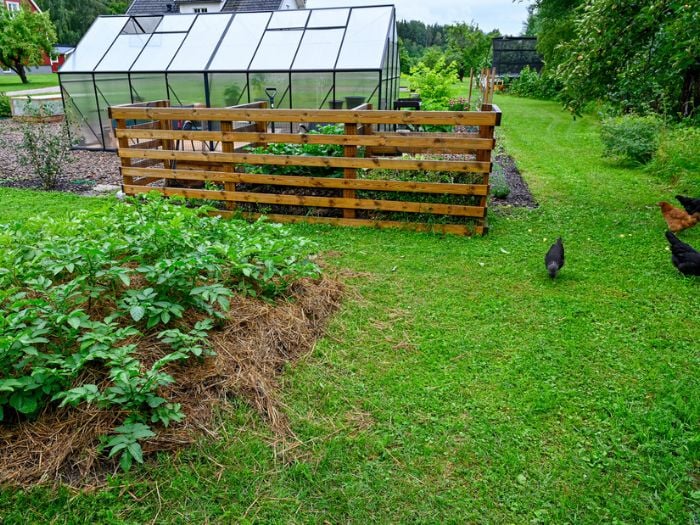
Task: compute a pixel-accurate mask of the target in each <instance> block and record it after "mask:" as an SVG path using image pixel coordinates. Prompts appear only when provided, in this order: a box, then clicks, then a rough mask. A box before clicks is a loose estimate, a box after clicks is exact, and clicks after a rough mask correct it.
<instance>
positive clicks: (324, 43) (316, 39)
mask: <svg viewBox="0 0 700 525" xmlns="http://www.w3.org/2000/svg"><path fill="white" fill-rule="evenodd" d="M343 33H344V31H343V30H342V29H307V30H306V32H305V33H304V38H303V39H302V41H301V45H300V46H299V52H298V53H297V57H296V58H295V59H294V65H293V66H292V70H293V71H299V70H320V69H326V70H332V69H333V68H334V67H335V61H336V60H338V51H339V50H340V43H341V42H342V41H343Z"/></svg>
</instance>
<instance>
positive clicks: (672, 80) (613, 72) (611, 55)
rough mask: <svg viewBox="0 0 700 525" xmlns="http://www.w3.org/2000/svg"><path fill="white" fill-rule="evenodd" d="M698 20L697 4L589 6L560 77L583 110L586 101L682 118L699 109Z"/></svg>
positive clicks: (656, 0)
mask: <svg viewBox="0 0 700 525" xmlns="http://www.w3.org/2000/svg"><path fill="white" fill-rule="evenodd" d="M698 34H700V15H699V14H698V10H697V8H696V6H693V4H692V2H687V3H684V2H677V1H674V0H637V1H636V2H627V1H622V0H595V1H593V0H589V1H587V3H586V4H585V5H584V6H583V8H582V9H581V10H580V13H579V15H578V17H577V19H576V25H575V38H574V39H573V40H571V41H570V42H568V43H564V44H562V45H561V46H560V49H561V52H562V56H563V57H564V60H563V61H562V62H561V64H560V65H559V67H558V68H557V76H558V77H559V79H560V80H561V81H562V82H563V84H564V99H565V101H566V103H567V105H568V107H569V108H570V109H572V110H573V111H579V110H580V109H581V107H582V105H583V104H584V103H586V102H587V101H589V100H595V99H602V100H607V101H609V102H612V103H613V104H614V105H616V106H617V107H618V108H620V109H621V110H622V111H623V112H637V113H648V112H658V113H665V114H680V115H682V116H688V115H691V114H693V113H694V112H696V111H697V109H698V108H699V107H700V39H698Z"/></svg>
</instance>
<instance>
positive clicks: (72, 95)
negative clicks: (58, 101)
mask: <svg viewBox="0 0 700 525" xmlns="http://www.w3.org/2000/svg"><path fill="white" fill-rule="evenodd" d="M61 88H62V89H63V97H64V100H65V103H66V106H65V110H66V119H67V121H68V123H69V128H70V134H71V139H72V140H73V141H74V143H75V145H76V146H77V147H79V148H90V147H92V148H99V149H102V148H103V147H104V146H103V144H102V132H101V126H100V116H99V112H98V109H97V99H96V98H95V86H94V84H93V81H92V75H61Z"/></svg>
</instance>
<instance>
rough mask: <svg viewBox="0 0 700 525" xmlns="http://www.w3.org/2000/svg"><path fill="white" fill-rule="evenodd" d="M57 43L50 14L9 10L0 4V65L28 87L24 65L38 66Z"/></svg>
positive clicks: (25, 10)
mask: <svg viewBox="0 0 700 525" xmlns="http://www.w3.org/2000/svg"><path fill="white" fill-rule="evenodd" d="M55 42H56V30H55V29H54V26H53V24H52V23H51V20H50V19H49V15H48V14H46V13H33V12H31V11H29V10H27V9H24V8H22V9H20V10H19V11H9V10H8V9H7V8H5V7H4V5H0V65H2V66H4V67H6V68H9V69H11V70H12V71H14V72H15V73H17V74H18V75H19V78H20V79H21V80H22V83H23V84H27V83H28V82H29V81H28V80H27V72H26V67H27V66H33V65H38V64H41V62H42V60H43V58H44V56H46V55H48V54H50V53H51V50H52V49H53V45H54V43H55Z"/></svg>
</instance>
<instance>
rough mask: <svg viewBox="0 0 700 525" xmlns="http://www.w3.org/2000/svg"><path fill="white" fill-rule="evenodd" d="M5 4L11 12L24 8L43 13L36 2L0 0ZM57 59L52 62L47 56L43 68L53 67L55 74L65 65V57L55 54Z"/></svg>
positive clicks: (28, 0) (32, 0) (31, 0)
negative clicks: (59, 67)
mask: <svg viewBox="0 0 700 525" xmlns="http://www.w3.org/2000/svg"><path fill="white" fill-rule="evenodd" d="M0 1H1V2H3V3H4V4H5V7H6V8H7V9H8V10H9V11H19V10H20V9H21V8H22V7H24V8H25V9H29V10H30V11H32V12H33V13H41V9H40V8H39V6H38V5H36V2H35V1H34V0H0ZM55 55H56V57H55V58H54V59H53V60H52V59H51V57H48V56H45V57H44V61H43V64H42V65H43V66H48V67H51V70H52V71H53V72H54V73H55V72H56V71H57V68H58V66H60V65H61V64H63V61H64V60H65V56H62V55H61V54H60V53H55Z"/></svg>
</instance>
